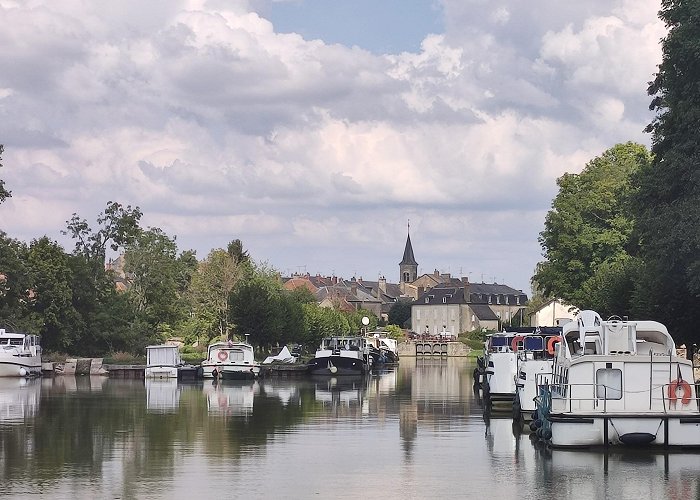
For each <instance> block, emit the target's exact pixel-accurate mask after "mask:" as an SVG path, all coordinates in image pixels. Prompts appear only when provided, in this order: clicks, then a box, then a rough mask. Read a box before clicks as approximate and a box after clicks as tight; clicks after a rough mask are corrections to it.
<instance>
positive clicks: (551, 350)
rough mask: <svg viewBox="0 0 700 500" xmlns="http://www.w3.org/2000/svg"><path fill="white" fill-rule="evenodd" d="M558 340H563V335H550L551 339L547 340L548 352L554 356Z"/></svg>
mask: <svg viewBox="0 0 700 500" xmlns="http://www.w3.org/2000/svg"><path fill="white" fill-rule="evenodd" d="M557 342H561V337H560V336H559V335H557V336H556V337H549V340H547V352H548V353H549V354H550V355H552V356H554V352H555V350H554V344H556V343H557Z"/></svg>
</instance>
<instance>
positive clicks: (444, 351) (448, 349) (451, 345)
mask: <svg viewBox="0 0 700 500" xmlns="http://www.w3.org/2000/svg"><path fill="white" fill-rule="evenodd" d="M398 348H399V357H408V358H410V357H416V356H419V355H420V356H425V355H428V354H426V352H430V353H433V354H429V355H430V356H432V357H439V356H448V357H464V356H467V355H469V353H470V352H471V349H469V347H467V346H466V345H465V344H463V343H462V342H429V341H426V342H424V341H409V342H401V343H400V344H399V345H398ZM435 353H437V354H435Z"/></svg>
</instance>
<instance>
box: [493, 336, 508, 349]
mask: <svg viewBox="0 0 700 500" xmlns="http://www.w3.org/2000/svg"><path fill="white" fill-rule="evenodd" d="M508 343H509V342H508V337H491V347H501V346H504V345H508Z"/></svg>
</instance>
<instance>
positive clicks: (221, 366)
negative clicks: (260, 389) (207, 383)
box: [202, 341, 260, 380]
mask: <svg viewBox="0 0 700 500" xmlns="http://www.w3.org/2000/svg"><path fill="white" fill-rule="evenodd" d="M202 371H203V376H204V378H221V379H224V380H229V379H230V380H235V379H252V378H257V377H258V375H259V374H260V363H258V362H257V361H255V356H254V353H253V346H252V345H250V344H249V343H247V342H230V341H229V342H216V343H214V344H211V345H210V346H209V348H208V350H207V359H206V360H204V361H202Z"/></svg>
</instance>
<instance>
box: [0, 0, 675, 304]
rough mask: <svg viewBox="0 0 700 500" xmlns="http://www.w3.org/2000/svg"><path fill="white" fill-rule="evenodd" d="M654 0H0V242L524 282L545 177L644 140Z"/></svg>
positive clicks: (348, 273)
mask: <svg viewBox="0 0 700 500" xmlns="http://www.w3.org/2000/svg"><path fill="white" fill-rule="evenodd" d="M659 8H660V2H659V0H653V1H652V0H590V1H588V2H561V1H560V0H531V1H529V2H521V1H515V0H503V1H499V0H374V1H370V0H353V1H352V2H351V1H348V0H345V1H340V0H150V1H148V2H143V1H140V0H139V1H136V0H123V1H115V0H109V1H106V0H62V1H61V2H56V1H54V0H45V1H43V0H26V1H20V0H0V26H3V29H2V30H0V67H2V68H3V69H2V71H1V72H0V144H3V145H4V147H5V152H4V154H3V157H2V164H3V168H2V169H0V178H2V179H3V180H4V181H5V186H6V188H7V189H9V190H11V191H12V198H10V199H8V200H7V201H5V202H4V203H3V204H2V205H0V229H1V230H2V231H5V232H6V233H7V234H8V235H9V236H11V237H13V238H18V239H21V240H24V241H27V242H29V241H31V240H32V239H33V238H38V237H41V236H43V235H48V236H49V237H50V238H52V239H54V240H57V241H59V242H60V243H61V244H63V245H64V246H65V247H66V249H67V250H70V249H72V243H71V241H70V240H68V239H66V237H65V236H63V235H62V234H61V229H65V226H66V221H67V220H69V219H70V218H71V216H72V214H73V213H77V214H78V215H79V216H80V217H82V218H85V219H87V220H88V222H90V223H91V225H92V227H93V229H95V228H96V224H95V219H96V217H97V215H98V214H99V213H100V212H101V211H102V210H104V208H105V207H106V205H107V202H109V201H117V202H119V203H121V204H123V205H125V206H126V205H131V206H138V207H140V208H141V210H142V211H143V213H144V215H143V218H142V225H143V226H144V227H158V228H161V229H162V230H164V231H165V232H166V233H167V234H169V235H170V236H175V237H176V238H177V239H176V241H177V244H178V247H179V249H180V250H182V251H184V250H189V249H192V250H196V252H197V256H198V258H200V259H204V258H205V257H206V256H207V254H208V253H209V252H210V251H211V250H212V249H216V248H225V247H226V245H227V243H228V242H229V241H231V240H233V239H240V240H241V241H242V242H243V245H244V248H246V249H247V250H248V251H249V253H250V255H251V256H252V258H253V259H254V260H255V261H257V262H261V263H266V264H267V265H269V266H271V267H274V268H276V269H277V270H279V271H280V272H281V273H282V274H283V275H289V274H291V273H295V272H309V273H311V274H321V275H325V276H329V275H335V276H340V277H344V278H351V277H357V278H360V277H361V278H363V279H365V280H372V281H375V280H377V279H378V277H379V276H385V277H386V278H387V280H388V281H389V282H398V280H399V266H398V264H399V261H400V260H401V257H402V256H403V250H404V244H405V241H406V234H407V229H408V223H409V220H410V235H411V241H412V243H413V249H414V253H415V257H416V260H417V261H418V264H419V268H418V272H419V274H423V273H432V272H434V270H438V271H440V272H443V273H451V274H452V275H453V276H458V277H461V276H465V277H468V278H469V279H470V280H471V281H472V282H480V281H485V282H498V283H505V284H507V285H510V286H512V287H514V288H516V289H521V290H524V291H525V292H526V293H528V294H529V293H530V278H531V276H532V274H533V271H534V269H535V266H536V264H537V262H539V261H541V260H542V258H543V257H542V249H541V248H540V245H539V243H538V235H539V233H540V232H541V231H542V229H543V228H544V220H545V216H546V214H547V211H548V210H549V209H550V207H551V202H552V199H553V198H554V196H555V195H556V193H557V186H556V179H557V178H558V177H559V176H561V175H562V174H564V173H565V172H571V173H577V172H580V171H581V170H582V169H583V168H584V167H585V165H586V163H587V162H588V161H590V160H591V159H593V158H595V157H596V156H598V155H600V154H602V153H603V152H604V151H605V150H606V149H607V148H609V147H612V146H613V145H615V144H617V143H620V142H626V141H635V142H640V143H642V144H645V145H647V146H648V145H649V143H650V137H649V135H648V134H645V133H644V132H643V130H644V127H645V126H646V125H647V124H648V123H649V122H650V121H651V119H652V117H653V115H652V114H651V112H650V111H649V109H648V107H649V102H650V98H649V96H648V95H647V92H646V89H647V83H648V82H649V81H650V80H651V79H652V78H653V75H654V73H655V71H656V70H657V66H658V64H659V62H660V58H661V46H660V40H661V39H662V38H663V37H664V35H665V33H666V31H665V27H664V26H663V24H662V23H661V22H660V21H659V20H658V17H657V12H658V10H659Z"/></svg>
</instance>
